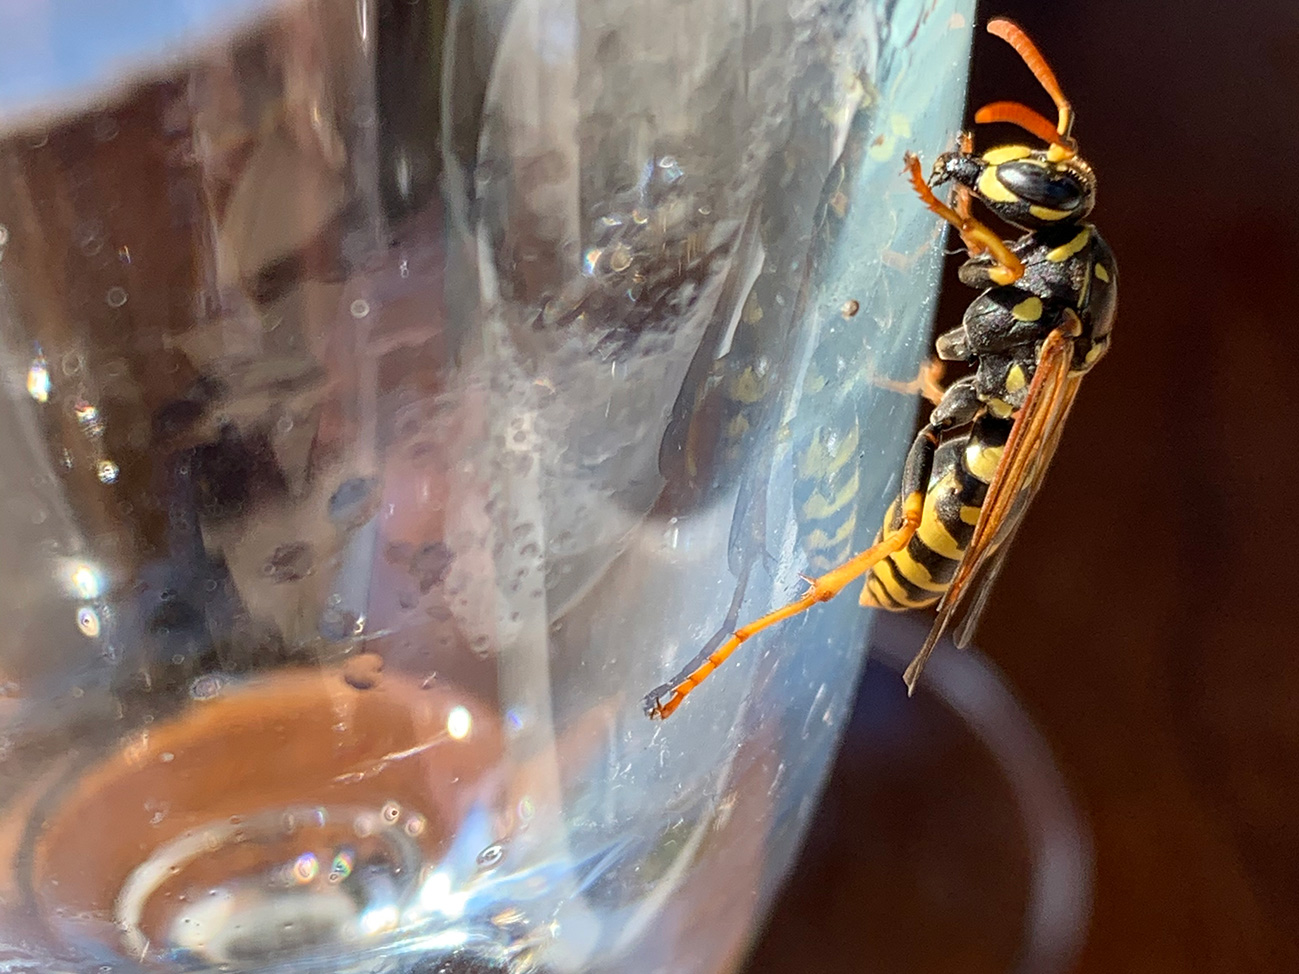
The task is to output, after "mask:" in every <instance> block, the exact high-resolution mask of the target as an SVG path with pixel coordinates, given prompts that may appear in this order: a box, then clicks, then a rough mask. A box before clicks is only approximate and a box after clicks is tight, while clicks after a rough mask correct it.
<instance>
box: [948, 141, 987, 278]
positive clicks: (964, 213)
mask: <svg viewBox="0 0 1299 974" xmlns="http://www.w3.org/2000/svg"><path fill="white" fill-rule="evenodd" d="M959 149H960V151H961V153H962V155H967V156H968V155H970V154H971V153H972V152H974V133H973V132H962V133H961V142H960V146H959ZM973 199H974V194H973V193H971V192H970V187H968V186H966V185H964V184H962V183H956V184H955V186H954V188H953V189H952V207H953V208H954V209H955V210H956V215H957V216H959V217H960V218H961V221H962V222H965V221H967V220H973V219H974V211H973V209H972V205H973V203H972V201H973ZM966 250H969V245H968V244H967V245H966ZM981 253H983V248H982V246H980V248H979V249H978V250H977V251H976V250H970V256H971V257H977V256H978V255H979V254H981Z"/></svg>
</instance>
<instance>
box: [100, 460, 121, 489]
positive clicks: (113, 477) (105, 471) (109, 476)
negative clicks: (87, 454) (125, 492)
mask: <svg viewBox="0 0 1299 974" xmlns="http://www.w3.org/2000/svg"><path fill="white" fill-rule="evenodd" d="M119 471H120V468H119V467H118V466H117V464H115V463H114V462H113V461H112V460H100V461H99V463H97V464H95V476H97V477H98V478H99V482H100V483H101V484H111V483H115V482H116V481H117V475H118V473H119Z"/></svg>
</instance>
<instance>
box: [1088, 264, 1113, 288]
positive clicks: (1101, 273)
mask: <svg viewBox="0 0 1299 974" xmlns="http://www.w3.org/2000/svg"><path fill="white" fill-rule="evenodd" d="M1092 273H1093V274H1095V275H1096V276H1097V277H1098V278H1099V279H1100V280H1102V281H1104V282H1105V283H1106V284H1108V283H1109V282H1110V272H1109V271H1107V270H1106V269H1105V268H1104V267H1103V266H1101V265H1100V264H1097V265H1095V266H1094V267H1093V268H1092Z"/></svg>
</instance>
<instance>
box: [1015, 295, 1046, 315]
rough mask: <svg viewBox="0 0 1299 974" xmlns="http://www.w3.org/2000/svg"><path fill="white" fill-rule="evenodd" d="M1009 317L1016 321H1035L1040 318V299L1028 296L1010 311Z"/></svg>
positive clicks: (1035, 296)
mask: <svg viewBox="0 0 1299 974" xmlns="http://www.w3.org/2000/svg"><path fill="white" fill-rule="evenodd" d="M1010 316H1011V317H1012V318H1014V319H1015V320H1016V321H1037V319H1038V318H1041V317H1042V299H1041V298H1039V297H1038V296H1037V295H1035V294H1034V295H1030V296H1029V297H1027V298H1025V299H1024V300H1023V301H1021V302H1019V304H1017V305H1015V306H1014V307H1013V308H1011V309H1010Z"/></svg>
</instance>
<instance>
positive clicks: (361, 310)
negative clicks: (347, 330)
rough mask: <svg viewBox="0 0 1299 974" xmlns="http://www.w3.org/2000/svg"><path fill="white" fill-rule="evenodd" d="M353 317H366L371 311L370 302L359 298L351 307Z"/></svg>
mask: <svg viewBox="0 0 1299 974" xmlns="http://www.w3.org/2000/svg"><path fill="white" fill-rule="evenodd" d="M349 310H350V311H351V312H352V317H353V318H364V317H365V316H366V315H368V314H369V313H370V302H368V301H365V300H362V299H361V298H357V299H356V300H355V301H353V302H352V307H351V308H350V309H349Z"/></svg>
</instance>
